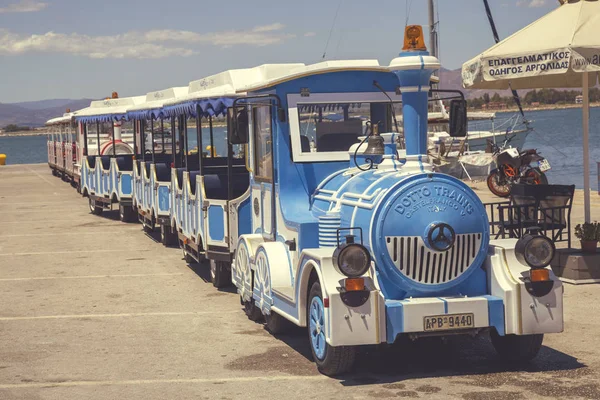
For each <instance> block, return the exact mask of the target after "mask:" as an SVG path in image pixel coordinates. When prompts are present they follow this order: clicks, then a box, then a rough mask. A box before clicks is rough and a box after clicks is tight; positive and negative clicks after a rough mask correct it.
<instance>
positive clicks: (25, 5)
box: [0, 0, 48, 14]
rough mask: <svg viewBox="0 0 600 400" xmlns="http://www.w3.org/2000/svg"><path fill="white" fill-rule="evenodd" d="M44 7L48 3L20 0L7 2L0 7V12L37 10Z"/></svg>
mask: <svg viewBox="0 0 600 400" xmlns="http://www.w3.org/2000/svg"><path fill="white" fill-rule="evenodd" d="M46 7H48V3H44V2H41V1H33V0H21V1H19V2H17V3H12V4H7V5H6V6H4V7H0V14H3V13H25V12H37V11H41V10H43V9H44V8H46Z"/></svg>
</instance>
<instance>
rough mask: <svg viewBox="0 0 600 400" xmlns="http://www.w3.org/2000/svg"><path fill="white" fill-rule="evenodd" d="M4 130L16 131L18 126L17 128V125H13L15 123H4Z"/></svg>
mask: <svg viewBox="0 0 600 400" xmlns="http://www.w3.org/2000/svg"><path fill="white" fill-rule="evenodd" d="M4 130H5V131H6V132H17V131H19V130H20V128H19V126H18V125H15V124H10V125H6V126H5V127H4Z"/></svg>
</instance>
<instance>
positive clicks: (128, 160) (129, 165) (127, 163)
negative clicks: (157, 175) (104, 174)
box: [116, 154, 133, 172]
mask: <svg viewBox="0 0 600 400" xmlns="http://www.w3.org/2000/svg"><path fill="white" fill-rule="evenodd" d="M116 158H117V166H118V167H119V171H127V172H130V171H133V157H132V155H131V154H124V155H118V156H117V157H116Z"/></svg>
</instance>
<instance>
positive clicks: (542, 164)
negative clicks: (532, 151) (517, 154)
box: [539, 159, 551, 172]
mask: <svg viewBox="0 0 600 400" xmlns="http://www.w3.org/2000/svg"><path fill="white" fill-rule="evenodd" d="M539 164H540V171H542V172H545V171H548V170H549V169H550V168H551V167H550V163H549V162H548V160H546V159H543V160H541V161H540V162H539Z"/></svg>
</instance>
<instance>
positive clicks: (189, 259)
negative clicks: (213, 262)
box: [181, 248, 198, 264]
mask: <svg viewBox="0 0 600 400" xmlns="http://www.w3.org/2000/svg"><path fill="white" fill-rule="evenodd" d="M181 250H182V251H183V259H184V260H185V262H186V263H188V264H198V261H196V260H195V259H194V257H192V255H191V254H190V253H188V252H187V251H185V248H182V249H181Z"/></svg>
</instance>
